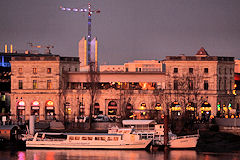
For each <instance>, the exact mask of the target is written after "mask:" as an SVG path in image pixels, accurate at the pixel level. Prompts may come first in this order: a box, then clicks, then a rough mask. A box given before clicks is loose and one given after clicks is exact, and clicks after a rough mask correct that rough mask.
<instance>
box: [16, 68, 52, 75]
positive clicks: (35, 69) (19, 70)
mask: <svg viewBox="0 0 240 160" xmlns="http://www.w3.org/2000/svg"><path fill="white" fill-rule="evenodd" d="M46 72H47V74H51V73H52V69H51V68H47V70H46ZM18 73H19V74H22V73H23V68H18ZM32 73H33V74H37V73H38V69H37V68H32Z"/></svg>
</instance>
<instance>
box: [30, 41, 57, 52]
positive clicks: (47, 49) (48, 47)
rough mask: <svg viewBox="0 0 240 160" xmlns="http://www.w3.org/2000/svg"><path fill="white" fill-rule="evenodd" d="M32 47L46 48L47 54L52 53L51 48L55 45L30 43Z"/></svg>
mask: <svg viewBox="0 0 240 160" xmlns="http://www.w3.org/2000/svg"><path fill="white" fill-rule="evenodd" d="M28 44H29V46H30V47H33V48H45V51H44V52H45V53H46V54H51V51H50V48H54V46H51V45H33V43H28Z"/></svg>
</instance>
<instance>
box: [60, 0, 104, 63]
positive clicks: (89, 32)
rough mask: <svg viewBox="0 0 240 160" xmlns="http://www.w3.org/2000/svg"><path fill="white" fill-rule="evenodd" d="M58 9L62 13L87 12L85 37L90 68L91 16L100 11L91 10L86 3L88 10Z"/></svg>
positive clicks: (89, 5)
mask: <svg viewBox="0 0 240 160" xmlns="http://www.w3.org/2000/svg"><path fill="white" fill-rule="evenodd" d="M60 9H61V10H63V11H73V12H88V35H87V58H88V60H87V62H88V65H90V67H91V63H92V61H91V40H92V38H91V37H92V33H91V23H92V14H93V13H100V10H91V4H90V3H88V9H84V8H81V9H78V8H66V7H62V6H60Z"/></svg>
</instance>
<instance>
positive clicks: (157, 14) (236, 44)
mask: <svg viewBox="0 0 240 160" xmlns="http://www.w3.org/2000/svg"><path fill="white" fill-rule="evenodd" d="M88 2H89V0H0V52H3V51H4V44H8V45H10V44H13V46H14V49H15V50H17V51H19V52H20V51H24V50H26V49H32V50H36V48H30V47H29V46H28V44H27V43H29V42H32V43H34V44H42V45H53V46H54V49H52V53H53V54H59V55H61V56H78V41H79V40H80V39H81V38H82V37H83V36H86V35H87V14H86V13H75V12H64V11H61V10H60V9H59V7H60V6H65V7H72V8H74V7H76V8H87V3H88ZM91 4H92V7H94V8H95V9H100V10H101V13H100V14H95V15H93V19H92V35H93V36H96V37H97V38H98V41H99V60H100V63H101V64H123V63H125V62H129V61H132V60H138V59H157V60H162V59H164V58H165V56H169V55H172V56H174V55H179V54H185V55H194V54H195V53H196V52H197V51H198V50H199V49H200V48H201V47H204V48H205V49H206V50H207V52H208V53H209V54H210V55H211V56H234V57H235V58H240V54H239V52H240V0H91ZM43 51H44V50H43V49H39V52H43Z"/></svg>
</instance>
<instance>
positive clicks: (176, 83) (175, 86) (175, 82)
mask: <svg viewBox="0 0 240 160" xmlns="http://www.w3.org/2000/svg"><path fill="white" fill-rule="evenodd" d="M173 89H174V90H178V81H177V80H174V82H173Z"/></svg>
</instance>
